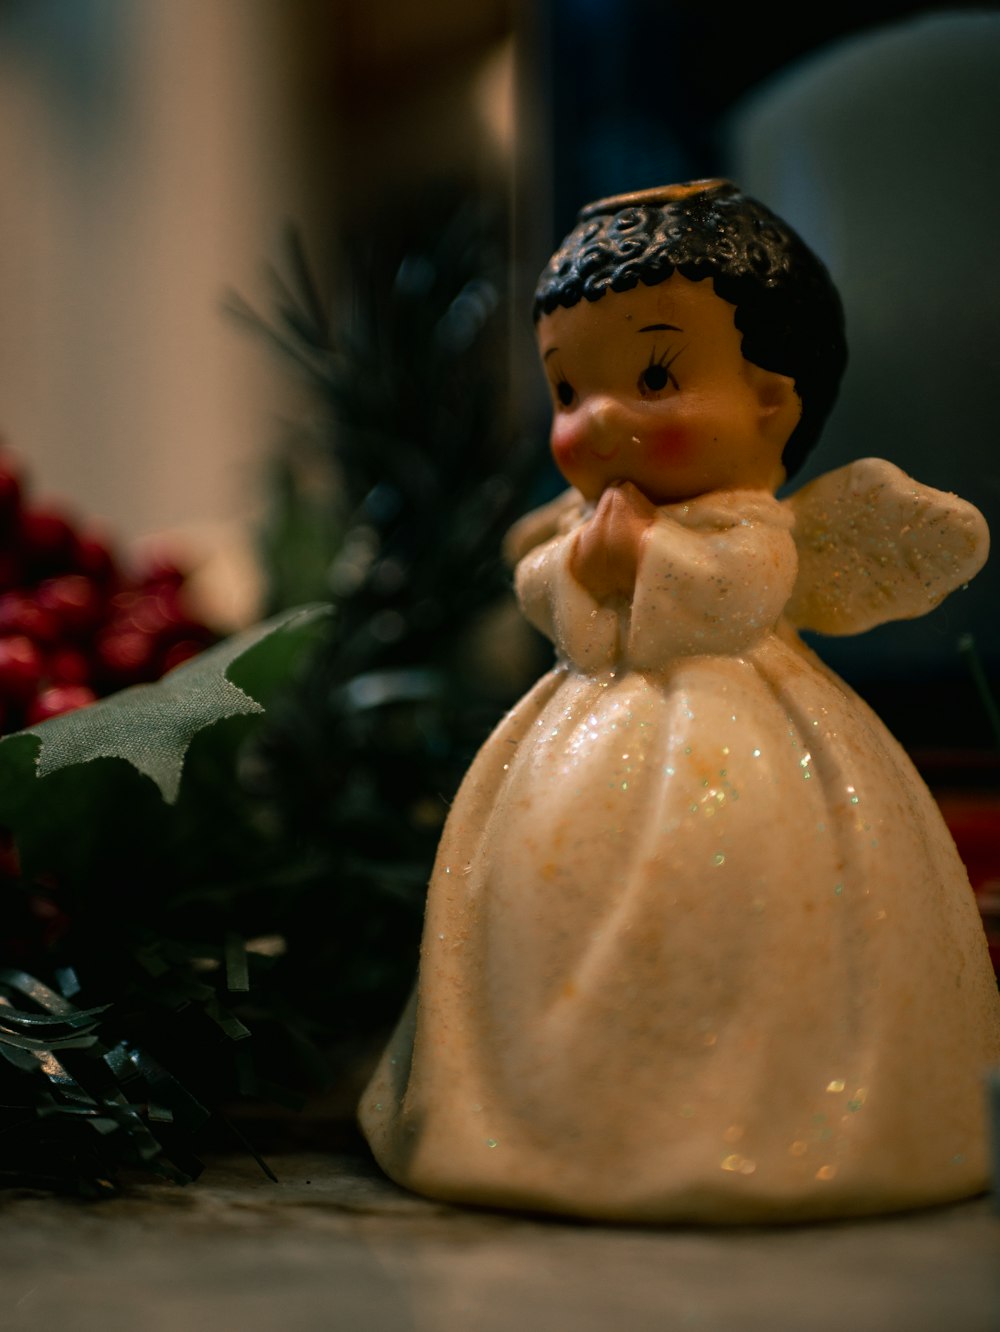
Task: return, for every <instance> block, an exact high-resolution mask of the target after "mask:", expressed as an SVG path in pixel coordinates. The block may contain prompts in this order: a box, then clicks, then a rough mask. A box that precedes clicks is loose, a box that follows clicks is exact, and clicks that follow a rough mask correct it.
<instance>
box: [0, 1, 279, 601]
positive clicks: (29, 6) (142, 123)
mask: <svg viewBox="0 0 1000 1332" xmlns="http://www.w3.org/2000/svg"><path fill="white" fill-rule="evenodd" d="M280 11H281V6H280V5H278V4H275V3H274V0H0V435H3V436H5V437H6V439H7V441H8V443H9V444H10V446H11V448H12V449H13V450H14V451H15V452H16V453H17V454H19V455H20V456H21V457H22V458H23V459H24V460H25V462H26V463H27V465H28V466H29V468H30V470H31V473H32V475H33V478H34V489H35V490H36V492H37V493H38V494H39V495H40V496H41V495H44V496H46V497H50V496H51V497H57V498H62V499H63V500H65V501H66V502H67V503H68V504H69V505H70V506H71V507H72V508H73V509H74V510H75V511H77V512H79V513H82V514H87V515H91V516H94V517H99V518H102V519H105V520H107V523H108V524H109V525H110V527H111V528H112V530H113V531H114V532H116V533H117V534H118V535H119V536H120V537H121V538H123V539H124V540H125V541H126V542H129V541H133V540H134V539H136V538H139V537H142V536H147V535H149V534H151V533H157V532H162V531H163V530H165V529H166V530H170V531H172V532H175V533H179V535H180V539H181V540H182V541H183V542H184V543H185V546H186V549H187V551H188V553H189V554H191V555H192V556H193V557H194V558H195V559H197V560H200V561H208V562H209V564H210V565H212V568H213V570H214V571H215V572H216V574H217V575H218V576H217V577H213V578H211V579H210V580H209V581H210V583H212V584H213V585H214V588H215V591H214V593H213V595H215V596H216V598H217V599H219V600H220V604H219V606H218V607H217V610H218V611H219V612H220V613H222V614H225V615H230V616H231V618H233V619H234V620H238V619H240V618H245V617H246V615H248V614H250V613H252V604H251V603H252V600H253V595H254V589H253V586H252V573H251V567H250V562H249V561H245V560H244V558H243V556H242V554H241V550H242V546H243V543H244V537H245V536H246V535H247V534H248V533H249V532H250V531H252V525H253V516H254V511H255V509H256V508H258V507H259V504H260V501H261V487H262V482H261V477H260V474H259V466H260V463H261V460H262V457H263V455H264V453H265V451H266V450H267V449H268V448H269V447H270V446H271V445H272V444H273V443H274V441H275V439H276V437H277V434H278V429H279V427H278V423H277V418H278V417H279V415H280V414H281V412H282V411H283V410H284V409H285V407H286V405H287V399H288V395H289V394H290V392H291V385H290V382H289V378H288V376H287V374H286V372H285V371H284V370H283V368H282V367H280V366H279V365H278V364H277V363H276V362H275V361H273V360H272V359H271V358H270V357H269V356H268V355H267V353H266V352H264V351H263V349H262V347H261V345H260V344H259V343H257V342H256V341H254V340H253V339H252V338H250V337H248V336H247V335H246V334H245V333H244V332H242V331H241V330H240V328H239V327H238V326H236V325H235V324H233V323H232V322H231V321H230V320H228V319H227V318H226V317H225V316H224V315H223V313H222V302H223V299H224V295H225V290H226V288H227V287H229V288H235V289H237V290H239V291H240V292H241V293H243V294H245V295H248V296H250V297H254V298H259V297H260V295H261V270H262V267H263V265H264V264H265V263H266V262H267V261H269V260H271V259H274V258H276V257H277V253H278V247H279V237H280V232H281V228H282V226H283V225H284V223H285V221H286V220H288V219H290V218H294V217H295V215H296V209H297V205H298V202H299V199H300V185H299V172H298V170H297V164H296V152H295V145H294V142H293V140H294V130H293V127H292V125H291V124H290V121H291V116H290V113H289V111H288V95H287V93H288V90H287V86H286V85H287V80H288V79H289V77H290V75H289V71H288V69H287V67H286V63H285V60H284V59H283V48H282V41H281V33H280V31H279V30H278V29H277V28H276V26H275V23H276V20H277V19H278V18H279V17H280ZM264 304H265V306H266V297H265V298H264Z"/></svg>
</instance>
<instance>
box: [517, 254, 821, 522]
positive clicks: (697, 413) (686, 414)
mask: <svg viewBox="0 0 1000 1332" xmlns="http://www.w3.org/2000/svg"><path fill="white" fill-rule="evenodd" d="M734 316H735V307H734V306H732V305H730V304H729V302H728V301H724V300H723V299H722V298H721V297H720V296H717V295H716V294H715V290H714V288H713V286H712V283H711V280H710V279H709V280H705V281H702V282H692V281H690V280H689V279H688V278H685V277H682V276H681V275H680V274H679V273H675V274H674V276H673V277H671V278H670V279H669V280H668V281H666V282H661V283H660V284H659V285H658V286H655V287H646V286H643V285H642V284H641V283H640V285H639V286H638V287H636V288H634V289H633V290H632V291H626V292H608V293H606V294H605V295H604V296H602V297H601V298H600V300H597V301H593V302H591V301H586V300H583V301H580V302H579V303H578V304H577V305H574V306H572V307H571V308H570V309H566V308H564V307H562V306H560V307H559V308H558V309H556V310H553V312H552V313H551V314H548V315H544V316H543V317H542V319H541V320H540V321H539V325H538V341H539V348H540V350H541V354H542V359H543V362H544V365H545V370H546V374H547V375H548V379H549V383H550V386H551V389H552V396H553V401H554V405H555V417H554V420H553V424H552V452H553V455H554V457H555V460H556V464H557V465H558V467H559V470H560V471H561V472H562V474H563V476H564V477H565V478H566V480H567V481H569V483H570V484H571V485H574V486H576V487H577V489H578V490H580V491H582V493H583V494H584V496H585V497H586V498H587V499H591V500H596V499H597V498H598V497H599V496H600V494H601V492H602V491H603V490H604V488H605V487H606V486H608V485H611V484H613V483H615V482H618V481H631V482H633V483H634V484H635V485H636V486H638V487H639V489H640V490H642V491H643V492H644V493H645V494H646V496H647V497H648V498H649V499H650V500H652V501H653V502H654V503H656V504H666V503H670V502H672V501H677V500H685V499H692V498H694V496H696V495H702V494H705V493H706V492H708V491H711V490H731V489H738V488H751V489H767V490H771V491H774V490H775V489H776V488H777V487H778V486H779V485H780V484H781V482H782V481H783V480H784V475H785V473H784V469H783V467H782V465H781V454H782V450H783V449H784V447H785V444H786V442H787V440H788V437H789V435H790V434H791V433H792V431H793V430H794V428H795V425H796V423H797V421H798V419H799V415H800V412H801V403H800V402H799V398H798V395H797V394H796V393H795V387H794V384H793V381H792V380H791V379H789V378H788V377H787V376H786V375H778V374H775V373H774V372H773V371H770V370H762V369H761V368H760V367H759V366H756V365H753V364H751V363H750V362H749V361H746V360H744V358H743V353H742V351H741V349H740V342H741V335H740V333H739V330H738V329H737V328H736V325H735V322H734Z"/></svg>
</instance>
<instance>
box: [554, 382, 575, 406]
mask: <svg viewBox="0 0 1000 1332" xmlns="http://www.w3.org/2000/svg"><path fill="white" fill-rule="evenodd" d="M556 397H557V398H558V399H559V401H560V402H561V403H562V405H563V406H564V407H569V405H570V404H571V403H572V401H573V399H574V398H575V397H576V390H575V389H574V388H573V385H572V384H571V383H569V381H568V380H566V379H560V381H559V383H558V384H557V385H556Z"/></svg>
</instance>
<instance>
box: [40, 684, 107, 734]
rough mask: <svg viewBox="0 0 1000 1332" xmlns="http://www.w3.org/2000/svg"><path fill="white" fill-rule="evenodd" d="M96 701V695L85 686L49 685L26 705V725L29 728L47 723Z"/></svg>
mask: <svg viewBox="0 0 1000 1332" xmlns="http://www.w3.org/2000/svg"><path fill="white" fill-rule="evenodd" d="M96 699H97V695H96V694H95V693H94V691H93V690H92V689H88V688H87V686H86V685H71V684H66V685H50V686H49V688H48V689H43V690H42V692H41V693H40V694H39V695H38V696H37V697H36V698H33V699H32V700H31V703H30V704H29V705H28V712H27V723H28V725H29V726H37V725H38V723H39V722H43V721H48V720H49V718H50V717H60V716H62V714H63V713H64V712H75V711H76V709H77V708H85V707H86V706H87V704H88V703H94V702H95V701H96Z"/></svg>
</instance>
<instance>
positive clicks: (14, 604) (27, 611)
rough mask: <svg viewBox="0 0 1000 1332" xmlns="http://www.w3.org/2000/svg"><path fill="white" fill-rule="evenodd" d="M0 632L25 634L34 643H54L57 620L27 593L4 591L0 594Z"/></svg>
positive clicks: (56, 637)
mask: <svg viewBox="0 0 1000 1332" xmlns="http://www.w3.org/2000/svg"><path fill="white" fill-rule="evenodd" d="M0 634H26V635H27V636H28V638H31V639H33V640H34V641H35V642H36V643H45V644H48V643H54V642H55V641H56V640H57V639H58V638H59V621H58V619H57V618H56V616H55V615H53V613H52V611H51V610H49V609H47V608H46V607H44V606H40V605H39V604H38V603H37V602H36V601H33V600H32V599H31V597H30V596H29V595H28V594H27V593H25V592H4V593H2V594H0Z"/></svg>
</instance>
